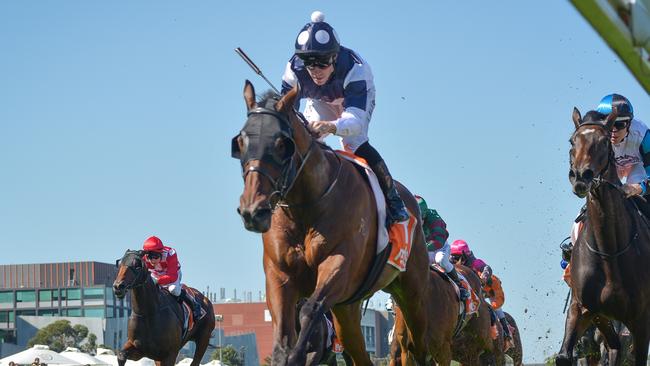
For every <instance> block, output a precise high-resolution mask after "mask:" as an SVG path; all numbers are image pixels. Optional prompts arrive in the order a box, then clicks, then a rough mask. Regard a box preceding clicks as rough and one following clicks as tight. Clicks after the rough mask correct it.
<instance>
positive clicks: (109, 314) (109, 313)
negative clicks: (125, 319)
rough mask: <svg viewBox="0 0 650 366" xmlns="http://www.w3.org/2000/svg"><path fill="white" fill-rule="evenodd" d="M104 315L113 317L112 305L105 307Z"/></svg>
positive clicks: (113, 309)
mask: <svg viewBox="0 0 650 366" xmlns="http://www.w3.org/2000/svg"><path fill="white" fill-rule="evenodd" d="M106 317H107V318H115V308H114V307H112V306H108V307H106Z"/></svg>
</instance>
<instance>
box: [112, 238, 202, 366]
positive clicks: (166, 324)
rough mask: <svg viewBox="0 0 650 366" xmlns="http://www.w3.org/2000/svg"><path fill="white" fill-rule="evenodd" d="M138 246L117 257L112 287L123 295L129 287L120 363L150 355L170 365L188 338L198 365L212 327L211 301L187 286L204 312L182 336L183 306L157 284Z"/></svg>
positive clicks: (159, 365) (160, 365)
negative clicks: (129, 305) (115, 273)
mask: <svg viewBox="0 0 650 366" xmlns="http://www.w3.org/2000/svg"><path fill="white" fill-rule="evenodd" d="M143 255H144V253H143V252H142V251H141V250H137V251H136V250H127V251H126V253H124V256H123V257H122V259H121V260H120V261H119V271H118V273H117V277H116V278H115V282H113V291H114V292H115V296H116V297H117V298H120V299H121V298H123V297H124V296H125V295H126V292H127V291H129V290H130V291H131V309H132V313H131V316H130V317H129V328H128V339H127V341H126V343H125V344H124V346H123V347H122V350H121V351H120V352H119V354H118V356H117V361H118V364H119V366H124V364H125V363H126V360H127V359H129V360H139V359H141V358H142V357H149V358H151V359H152V360H155V361H156V365H157V366H173V365H174V364H175V363H176V357H177V356H178V351H179V350H180V349H181V347H183V345H184V344H185V343H187V341H194V343H196V350H195V351H194V357H193V359H192V363H191V366H198V365H199V364H200V363H201V358H203V354H204V353H205V350H206V349H207V347H208V343H209V341H210V335H211V334H212V331H213V330H214V311H213V309H212V303H210V301H209V300H208V299H207V298H205V297H203V295H202V294H201V293H200V292H198V291H197V290H195V289H193V288H191V287H187V288H186V290H187V291H189V293H188V294H194V295H195V297H196V298H197V300H199V301H200V303H201V307H202V308H203V309H204V310H205V312H206V314H205V315H204V316H203V317H202V318H201V319H200V320H198V321H195V323H194V327H192V329H190V331H189V332H188V333H187V334H186V335H185V336H184V337H183V320H184V319H183V309H182V308H181V304H179V303H178V301H177V300H176V298H175V297H174V296H172V295H171V294H169V293H168V292H167V291H166V290H162V289H161V288H160V287H158V285H156V284H155V283H154V282H153V280H152V279H151V276H150V275H149V270H148V269H147V267H146V265H145V263H144V259H143V258H142V256H143Z"/></svg>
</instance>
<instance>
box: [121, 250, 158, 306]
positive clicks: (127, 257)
mask: <svg viewBox="0 0 650 366" xmlns="http://www.w3.org/2000/svg"><path fill="white" fill-rule="evenodd" d="M143 255H144V252H143V251H142V250H127V251H126V253H124V256H123V257H122V259H119V260H117V261H116V262H115V265H116V266H117V268H118V271H117V276H116V277H115V281H113V292H114V293H115V296H116V297H117V298H118V299H121V298H123V297H124V295H126V291H127V290H129V289H132V288H134V287H138V286H142V285H143V284H144V283H145V281H146V280H147V277H148V275H149V270H148V269H147V267H146V266H145V264H144V259H142V256H143Z"/></svg>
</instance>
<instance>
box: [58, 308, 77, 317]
mask: <svg viewBox="0 0 650 366" xmlns="http://www.w3.org/2000/svg"><path fill="white" fill-rule="evenodd" d="M61 315H63V316H81V309H79V308H69V309H61Z"/></svg>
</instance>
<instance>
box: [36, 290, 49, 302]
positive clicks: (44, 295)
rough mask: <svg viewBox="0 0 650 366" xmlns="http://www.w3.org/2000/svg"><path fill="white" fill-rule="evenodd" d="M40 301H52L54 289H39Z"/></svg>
mask: <svg viewBox="0 0 650 366" xmlns="http://www.w3.org/2000/svg"><path fill="white" fill-rule="evenodd" d="M38 301H52V290H38Z"/></svg>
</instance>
